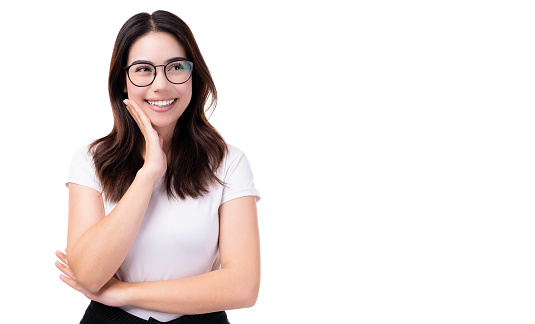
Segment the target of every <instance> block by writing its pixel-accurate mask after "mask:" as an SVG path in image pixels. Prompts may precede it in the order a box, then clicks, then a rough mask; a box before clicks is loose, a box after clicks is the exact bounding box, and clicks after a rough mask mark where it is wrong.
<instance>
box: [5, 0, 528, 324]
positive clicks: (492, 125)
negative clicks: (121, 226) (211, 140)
mask: <svg viewBox="0 0 535 324" xmlns="http://www.w3.org/2000/svg"><path fill="white" fill-rule="evenodd" d="M2 6H5V5H2ZM1 9H2V19H1V20H0V31H1V40H2V45H1V47H2V50H1V53H0V55H1V57H0V58H1V59H0V63H1V64H2V69H1V70H0V71H1V75H2V77H0V82H1V83H0V89H1V90H0V91H1V102H2V104H1V108H0V110H1V113H0V116H1V117H0V125H1V126H0V132H1V133H0V140H1V143H0V144H1V146H0V148H1V152H2V153H1V154H2V156H1V168H0V179H1V181H2V194H1V196H0V199H1V206H2V211H1V215H2V225H1V227H0V240H1V242H0V243H1V249H2V251H1V252H2V253H1V255H2V270H1V274H2V277H1V278H2V293H1V294H0V298H1V300H2V310H3V311H2V316H6V315H7V314H14V315H15V316H16V317H18V318H21V321H20V322H22V323H32V322H38V321H39V322H40V320H38V319H43V321H44V322H52V321H54V322H55V323H78V321H79V319H80V318H81V315H82V314H83V311H84V310H85V308H86V305H87V303H88V301H87V300H85V299H84V297H83V296H82V295H81V294H79V293H77V292H75V291H73V290H71V289H70V288H68V287H67V286H66V285H64V284H63V283H62V282H61V281H60V280H59V279H58V275H59V271H58V270H57V269H56V268H55V267H54V260H55V257H54V251H55V250H56V249H63V248H64V247H65V244H66V229H67V194H68V192H67V189H66V188H65V186H64V181H65V179H66V176H67V172H68V168H69V164H70V160H71V157H72V155H73V154H74V152H75V151H76V149H77V148H78V147H80V146H81V145H83V144H86V143H88V142H90V141H92V140H94V139H96V138H98V137H101V136H104V135H106V134H107V133H108V132H109V131H110V129H111V125H112V116H111V110H110V107H109V103H108V96H107V72H108V68H109V60H110V57H111V51H112V48H113V43H114V40H115V37H116V34H117V32H118V31H119V29H120V27H121V26H122V24H123V23H124V22H125V21H126V20H127V19H128V18H129V17H131V16H132V15H134V14H136V13H138V12H141V11H147V12H152V11H154V10H157V9H165V10H168V11H171V12H174V13H175V14H177V15H178V16H180V17H181V18H182V19H184V20H185V21H186V22H187V23H188V25H189V26H190V27H191V29H192V30H193V33H194V35H195V36H196V38H197V41H198V44H199V46H200V48H201V51H202V53H203V55H204V57H205V60H206V62H207V63H208V66H209V67H210V69H211V71H212V74H213V77H214V80H215V82H216V86H217V89H218V93H219V97H220V100H219V104H218V106H217V109H216V110H215V112H214V114H213V116H212V118H211V122H212V123H213V124H214V125H215V126H216V128H217V129H218V130H219V131H220V132H221V133H222V135H223V136H224V137H225V139H226V140H227V141H228V142H229V143H232V144H233V145H235V146H237V147H238V148H240V149H241V150H243V151H245V152H246V154H247V156H248V157H249V160H250V162H251V165H252V167H253V171H254V173H255V181H256V185H257V187H258V189H259V190H260V192H261V194H262V200H261V201H260V202H259V205H258V208H259V213H260V226H261V239H262V262H263V273H262V275H263V278H262V287H261V292H260V296H259V299H258V302H257V304H256V305H255V306H254V307H253V308H251V309H245V310H236V311H230V312H229V317H230V320H231V322H232V323H234V324H236V323H305V322H306V323H341V322H344V323H533V322H534V321H535V313H534V311H533V305H534V302H535V297H534V296H535V294H534V291H535V279H534V278H535V277H534V273H535V262H534V246H535V245H534V243H535V238H534V235H533V233H534V225H535V221H534V218H533V217H534V199H533V197H534V194H535V171H534V170H535V154H534V145H533V144H534V138H535V127H534V126H535V124H534V122H535V112H534V98H535V96H534V95H535V93H534V88H535V63H534V62H535V45H534V41H535V19H534V17H535V10H534V8H533V6H532V5H531V1H514V0H509V1H474V0H463V1H456V0H453V1H414V0H412V1H393V0H391V1H384V0H383V1H381V0H378V1H353V2H352V3H351V4H350V1H347V2H343V1H335V0H333V1H269V2H268V1H266V2H256V1H241V2H239V1H234V2H233V1H213V2H208V1H178V0H174V1H150V2H149V1H124V2H115V1H106V2H102V3H98V4H92V3H90V2H86V3H83V4H78V3H77V2H72V1H71V2H68V1H63V2H53V1H35V2H28V1H18V2H11V3H10V4H9V7H4V8H1ZM3 318H5V317H3ZM52 319H54V320H52Z"/></svg>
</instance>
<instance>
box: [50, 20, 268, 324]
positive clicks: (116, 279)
mask: <svg viewBox="0 0 535 324" xmlns="http://www.w3.org/2000/svg"><path fill="white" fill-rule="evenodd" d="M108 85H109V95H110V100H111V105H112V110H113V116H114V126H113V129H112V131H111V133H110V134H109V135H107V136H105V137H103V138H101V139H98V140H96V141H95V142H93V143H92V144H91V145H89V146H87V147H83V148H81V149H80V150H79V151H78V152H77V153H76V154H75V156H74V158H73V161H72V164H71V169H70V174H69V178H68V184H67V185H68V187H69V226H68V235H67V248H66V254H63V253H61V252H59V251H58V252H57V253H56V255H57V256H58V258H59V259H60V260H61V261H62V263H60V262H56V266H57V267H58V268H59V269H60V270H61V271H62V272H63V274H64V275H60V277H61V279H62V280H63V281H64V282H65V283H67V284H68V285H69V286H71V287H72V288H74V289H76V290H78V291H80V292H82V293H84V294H85V296H86V297H88V298H89V299H91V300H92V302H91V303H90V305H89V307H88V309H87V311H86V314H85V315H84V317H83V319H82V322H81V323H147V321H150V322H153V323H154V322H155V321H154V320H156V322H158V321H159V322H169V323H228V321H227V318H226V314H225V313H224V310H228V309H235V308H242V307H250V306H252V305H254V303H255V301H256V298H257V296H258V289H259V284H260V252H259V238H258V225H257V215H256V202H257V200H258V199H259V195H258V192H257V190H256V189H255V187H254V183H253V178H252V172H251V168H250V166H249V163H248V161H247V158H246V157H245V155H244V154H243V153H242V152H241V151H239V150H238V149H236V148H234V147H232V146H230V145H227V144H225V142H224V141H223V138H222V137H221V136H220V135H219V134H218V132H217V131H216V130H215V129H214V128H213V127H212V126H211V125H210V123H209V122H208V120H207V119H206V116H205V113H204V109H205V104H206V103H207V101H208V99H209V98H210V97H211V99H212V100H214V101H215V100H217V93H216V89H215V86H214V83H213V81H212V78H211V76H210V72H209V70H208V68H207V66H206V64H205V62H204V60H203V58H202V55H201V53H200V51H199V49H198V47H197V44H196V42H195V39H194V37H193V35H192V33H191V31H190V29H189V28H188V26H187V25H186V24H185V23H184V22H183V21H182V20H181V19H180V18H178V17H177V16H175V15H173V14H171V13H168V12H165V11H156V12H154V13H153V14H152V15H149V14H147V13H141V14H137V15H135V16H133V17H132V18H130V19H129V20H128V21H127V22H126V23H125V24H124V26H123V27H122V29H121V30H120V32H119V34H118V36H117V39H116V42H115V47H114V50H113V55H112V60H111V67H110V74H109V84H108ZM195 314H197V315H195ZM198 314H204V315H198Z"/></svg>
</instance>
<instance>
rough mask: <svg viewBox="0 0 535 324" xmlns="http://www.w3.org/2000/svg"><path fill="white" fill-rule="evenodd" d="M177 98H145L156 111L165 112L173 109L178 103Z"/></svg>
mask: <svg viewBox="0 0 535 324" xmlns="http://www.w3.org/2000/svg"><path fill="white" fill-rule="evenodd" d="M176 101H177V98H174V99H167V98H164V99H156V100H152V99H151V100H145V102H146V103H147V104H148V105H149V108H150V109H152V110H153V111H155V112H165V111H168V110H171V109H172V108H173V106H174V104H175V103H176Z"/></svg>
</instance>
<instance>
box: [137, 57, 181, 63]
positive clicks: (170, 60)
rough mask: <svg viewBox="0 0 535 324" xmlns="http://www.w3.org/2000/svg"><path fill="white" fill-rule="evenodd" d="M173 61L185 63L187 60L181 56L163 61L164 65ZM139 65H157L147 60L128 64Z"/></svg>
mask: <svg viewBox="0 0 535 324" xmlns="http://www.w3.org/2000/svg"><path fill="white" fill-rule="evenodd" d="M174 61H187V59H185V58H183V57H182V56H177V57H173V58H170V59H168V60H167V61H165V63H164V65H165V64H167V63H169V62H174ZM140 63H141V64H143V63H149V64H152V65H157V64H154V62H151V61H147V60H137V61H134V62H132V63H130V65H132V64H140Z"/></svg>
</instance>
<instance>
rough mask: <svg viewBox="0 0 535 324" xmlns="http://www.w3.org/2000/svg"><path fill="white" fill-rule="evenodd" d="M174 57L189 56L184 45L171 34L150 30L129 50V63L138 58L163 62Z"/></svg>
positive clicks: (157, 62) (158, 62) (156, 62)
mask: <svg viewBox="0 0 535 324" xmlns="http://www.w3.org/2000/svg"><path fill="white" fill-rule="evenodd" d="M173 57H184V58H187V56H186V51H185V50H184V46H182V44H180V43H179V42H178V41H177V40H176V38H175V37H174V36H173V35H171V34H168V33H163V32H150V33H148V34H146V35H144V36H142V37H140V38H138V39H137V40H136V41H135V42H134V44H132V47H130V51H129V52H128V60H127V64H128V65H129V64H131V63H132V62H133V61H137V60H144V61H150V62H152V63H155V64H162V63H164V62H165V61H166V60H168V59H170V58H173Z"/></svg>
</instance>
